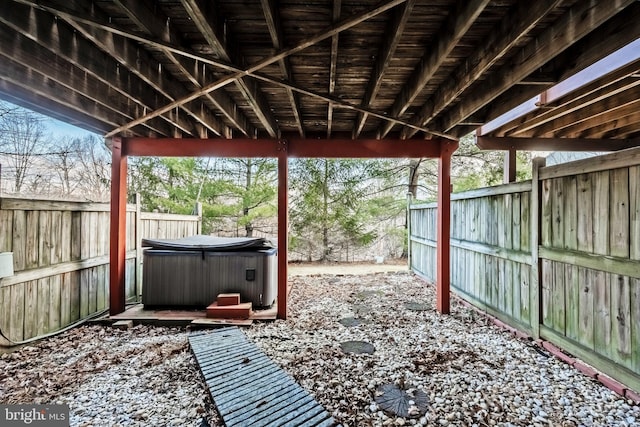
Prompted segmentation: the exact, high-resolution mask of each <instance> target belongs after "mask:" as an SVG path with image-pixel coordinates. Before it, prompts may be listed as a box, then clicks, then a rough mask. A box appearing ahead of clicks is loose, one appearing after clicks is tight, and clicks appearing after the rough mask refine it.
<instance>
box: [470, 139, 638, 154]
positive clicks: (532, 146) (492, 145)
mask: <svg viewBox="0 0 640 427" xmlns="http://www.w3.org/2000/svg"><path fill="white" fill-rule="evenodd" d="M476 145H477V146H478V148H480V149H482V150H505V151H509V150H517V151H618V150H624V149H627V148H631V147H637V146H640V139H585V138H513V137H493V136H478V137H476Z"/></svg>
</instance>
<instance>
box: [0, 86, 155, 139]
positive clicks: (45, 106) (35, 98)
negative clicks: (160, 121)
mask: <svg viewBox="0 0 640 427" xmlns="http://www.w3.org/2000/svg"><path fill="white" fill-rule="evenodd" d="M0 99H4V100H5V101H9V102H11V103H12V104H16V105H20V106H22V107H24V108H28V109H30V110H33V111H38V112H41V113H43V114H46V115H48V116H49V117H53V118H54V119H57V120H60V121H61V122H65V123H69V124H72V125H74V126H77V127H80V128H82V129H85V130H87V131H89V132H94V133H97V134H99V135H102V134H104V133H105V132H106V131H107V130H108V128H107V124H105V123H104V122H102V121H100V120H98V119H96V118H95V117H93V116H90V115H89V114H84V113H83V112H79V111H77V110H75V109H71V108H68V107H65V106H63V105H59V104H56V102H55V101H53V100H51V99H48V98H45V97H43V96H40V95H38V94H37V93H34V92H32V91H31V90H30V89H24V88H22V87H19V86H15V85H13V84H11V83H9V82H8V81H6V80H2V79H0ZM131 133H133V134H134V135H140V134H144V133H140V132H138V129H137V128H134V129H132V130H131Z"/></svg>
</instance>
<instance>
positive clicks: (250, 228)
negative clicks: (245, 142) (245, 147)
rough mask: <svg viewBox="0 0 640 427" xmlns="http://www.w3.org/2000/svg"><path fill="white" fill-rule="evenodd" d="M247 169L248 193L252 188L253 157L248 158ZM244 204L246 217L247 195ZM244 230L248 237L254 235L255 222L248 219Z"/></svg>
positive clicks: (246, 184) (246, 183)
mask: <svg viewBox="0 0 640 427" xmlns="http://www.w3.org/2000/svg"><path fill="white" fill-rule="evenodd" d="M246 166H247V170H246V180H245V187H244V188H245V190H246V192H247V193H248V192H249V189H250V188H251V166H252V165H251V159H247V163H246ZM243 203H244V206H243V207H242V215H243V216H245V217H248V216H249V206H247V203H248V201H247V200H246V196H245V200H244V202H243ZM244 231H245V236H246V237H253V224H252V223H251V221H247V222H246V223H245V225H244Z"/></svg>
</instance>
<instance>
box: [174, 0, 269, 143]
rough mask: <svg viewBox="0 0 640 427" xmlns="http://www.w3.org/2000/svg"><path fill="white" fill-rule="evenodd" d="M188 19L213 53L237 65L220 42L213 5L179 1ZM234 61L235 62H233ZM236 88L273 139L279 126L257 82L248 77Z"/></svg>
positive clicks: (237, 84) (241, 79)
mask: <svg viewBox="0 0 640 427" xmlns="http://www.w3.org/2000/svg"><path fill="white" fill-rule="evenodd" d="M180 1H181V3H182V6H183V7H184V8H185V10H186V11H187V13H188V14H189V17H190V18H191V20H192V21H193V23H194V24H195V26H196V27H197V28H198V31H200V33H201V34H202V36H203V37H204V38H205V40H206V41H207V43H208V44H209V46H210V47H211V48H212V49H213V51H214V52H215V53H216V55H218V56H219V57H220V58H222V59H223V60H224V61H227V62H231V63H234V62H236V63H239V64H240V65H242V64H241V63H240V62H239V61H238V59H239V58H232V55H231V52H229V51H228V50H227V47H226V46H225V43H224V42H222V41H221V40H220V38H219V37H218V34H216V29H215V28H214V27H213V24H214V23H215V22H217V20H216V17H214V16H213V14H212V10H214V9H215V3H212V2H211V1H208V2H206V3H204V2H203V1H202V0H180ZM234 60H235V61H234ZM235 84H236V86H237V87H238V89H239V90H240V92H241V93H242V94H243V96H244V98H245V99H246V100H247V102H248V103H249V105H251V108H252V109H253V111H254V112H255V114H256V116H258V119H259V120H260V122H261V123H262V125H263V126H264V128H265V130H266V131H267V133H268V134H269V135H270V136H271V137H272V138H275V137H276V136H277V135H278V134H279V132H280V131H279V126H278V122H277V121H276V119H275V117H274V116H273V113H272V112H271V108H270V107H269V103H268V102H267V100H266V98H265V96H264V94H263V93H262V92H261V90H260V88H259V86H258V84H257V82H256V81H255V80H253V79H251V78H248V77H241V78H238V79H237V80H236V81H235Z"/></svg>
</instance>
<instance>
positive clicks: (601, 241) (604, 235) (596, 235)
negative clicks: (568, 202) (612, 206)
mask: <svg viewBox="0 0 640 427" xmlns="http://www.w3.org/2000/svg"><path fill="white" fill-rule="evenodd" d="M592 179H593V181H594V182H593V184H592V185H593V252H594V253H596V254H601V255H608V254H609V171H604V172H597V173H595V174H593V175H592Z"/></svg>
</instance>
